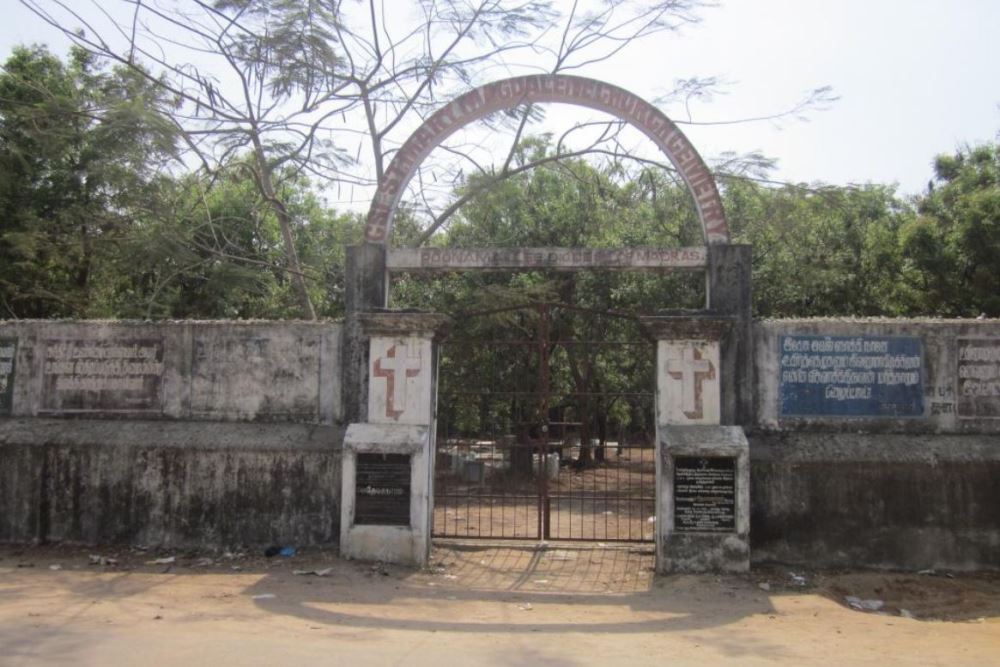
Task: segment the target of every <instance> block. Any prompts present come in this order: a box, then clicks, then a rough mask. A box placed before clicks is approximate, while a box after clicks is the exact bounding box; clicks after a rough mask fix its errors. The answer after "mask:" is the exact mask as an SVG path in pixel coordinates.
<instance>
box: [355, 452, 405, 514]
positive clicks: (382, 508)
mask: <svg viewBox="0 0 1000 667" xmlns="http://www.w3.org/2000/svg"><path fill="white" fill-rule="evenodd" d="M410 459H411V456H410V455H409V454H362V453H359V454H358V455H357V464H356V470H357V474H356V478H355V479H356V483H355V487H354V488H355V499H354V523H355V525H359V524H366V525H377V526H409V525H410Z"/></svg>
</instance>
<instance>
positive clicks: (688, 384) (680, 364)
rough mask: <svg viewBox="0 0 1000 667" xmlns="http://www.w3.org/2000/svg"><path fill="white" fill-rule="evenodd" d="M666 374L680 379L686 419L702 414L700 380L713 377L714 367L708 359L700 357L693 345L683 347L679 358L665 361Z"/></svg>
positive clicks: (682, 408) (698, 417)
mask: <svg viewBox="0 0 1000 667" xmlns="http://www.w3.org/2000/svg"><path fill="white" fill-rule="evenodd" d="M667 374H668V375H669V376H670V377H672V378H674V379H675V380H680V381H681V411H682V412H683V413H684V416H685V417H687V418H688V419H701V418H702V417H703V416H704V406H703V404H702V382H704V381H705V380H714V379H715V367H714V366H713V365H712V362H711V361H709V360H708V359H702V357H701V352H700V351H699V350H698V349H697V348H695V347H691V346H688V347H685V348H684V356H683V358H681V359H670V360H668V361H667Z"/></svg>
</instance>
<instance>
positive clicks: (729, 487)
mask: <svg viewBox="0 0 1000 667" xmlns="http://www.w3.org/2000/svg"><path fill="white" fill-rule="evenodd" d="M674 530H675V531H677V532H689V533H692V532H696V533H731V532H735V531H736V459H735V458H733V457H728V456H727V457H719V456H677V457H675V458H674Z"/></svg>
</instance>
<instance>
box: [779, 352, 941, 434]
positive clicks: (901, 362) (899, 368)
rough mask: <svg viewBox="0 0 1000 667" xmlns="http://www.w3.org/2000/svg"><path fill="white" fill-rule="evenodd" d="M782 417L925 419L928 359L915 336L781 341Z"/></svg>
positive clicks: (780, 382)
mask: <svg viewBox="0 0 1000 667" xmlns="http://www.w3.org/2000/svg"><path fill="white" fill-rule="evenodd" d="M778 356H779V358H780V369H779V373H780V381H779V392H780V399H779V400H780V414H781V416H782V417H888V418H892V417H922V416H923V414H924V361H923V359H924V355H923V344H922V342H921V340H920V339H919V338H916V337H911V336H798V335H792V336H781V337H780V338H779V341H778Z"/></svg>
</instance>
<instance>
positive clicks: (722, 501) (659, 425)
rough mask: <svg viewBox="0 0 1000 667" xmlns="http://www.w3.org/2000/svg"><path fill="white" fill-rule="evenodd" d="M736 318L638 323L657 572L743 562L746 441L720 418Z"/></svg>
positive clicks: (726, 567)
mask: <svg viewBox="0 0 1000 667" xmlns="http://www.w3.org/2000/svg"><path fill="white" fill-rule="evenodd" d="M737 322H738V320H737V318H735V317H716V316H713V315H710V314H700V315H696V314H689V315H680V316H667V317H651V318H644V319H643V321H642V323H643V325H644V327H645V328H646V330H647V331H648V332H649V333H650V334H651V335H652V336H653V337H654V338H655V339H656V341H657V353H656V393H657V398H656V447H657V451H656V479H657V484H656V567H657V571H658V572H664V573H669V572H745V571H746V570H748V569H749V567H750V542H749V533H750V458H749V445H748V442H747V439H746V435H745V434H744V433H743V429H742V428H741V427H739V426H732V425H722V424H721V421H722V419H723V418H724V410H725V408H724V403H723V397H724V396H725V395H726V393H725V388H726V386H727V385H728V384H729V383H731V382H733V379H734V369H733V368H732V366H727V365H726V363H725V359H726V352H725V347H726V346H725V345H723V344H722V342H723V341H727V340H728V341H731V340H732V338H731V336H730V332H731V329H732V327H733V326H734V325H735V324H736V323H737ZM730 395H731V394H730Z"/></svg>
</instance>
